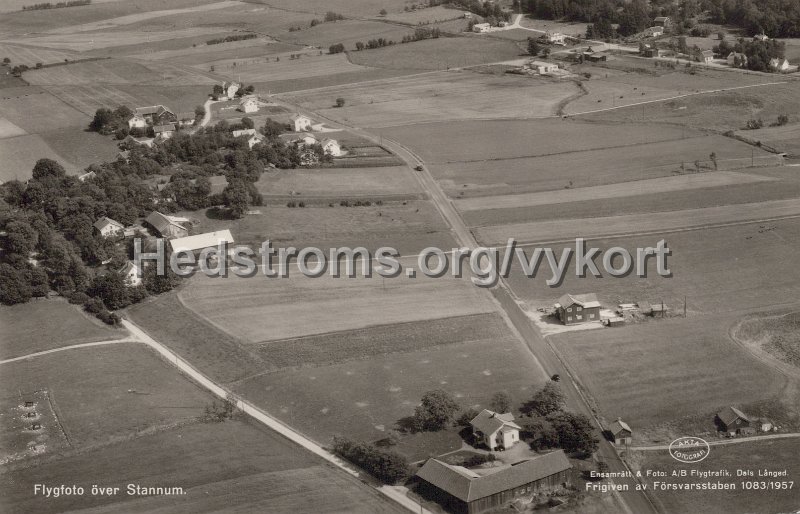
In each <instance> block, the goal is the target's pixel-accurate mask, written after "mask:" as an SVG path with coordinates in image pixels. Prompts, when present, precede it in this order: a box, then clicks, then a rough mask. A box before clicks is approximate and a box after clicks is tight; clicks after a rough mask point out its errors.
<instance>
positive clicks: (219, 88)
mask: <svg viewBox="0 0 800 514" xmlns="http://www.w3.org/2000/svg"><path fill="white" fill-rule="evenodd" d="M224 93H225V88H223V87H222V86H221V85H220V84H214V87H212V88H211V94H212V95H214V97H215V98H216V97H219V96H222V95H223V94H224Z"/></svg>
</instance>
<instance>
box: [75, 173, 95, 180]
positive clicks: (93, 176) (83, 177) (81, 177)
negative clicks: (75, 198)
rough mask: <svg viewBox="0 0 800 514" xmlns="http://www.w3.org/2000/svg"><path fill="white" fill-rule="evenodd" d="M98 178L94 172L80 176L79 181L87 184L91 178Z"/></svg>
mask: <svg viewBox="0 0 800 514" xmlns="http://www.w3.org/2000/svg"><path fill="white" fill-rule="evenodd" d="M96 176H97V173H95V172H94V171H90V172H88V173H84V174H83V175H78V180H80V181H81V182H86V180H88V179H90V178H95V177H96Z"/></svg>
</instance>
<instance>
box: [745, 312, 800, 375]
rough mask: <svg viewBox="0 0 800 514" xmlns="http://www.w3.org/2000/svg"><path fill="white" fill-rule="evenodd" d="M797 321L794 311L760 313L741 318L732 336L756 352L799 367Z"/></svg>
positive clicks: (799, 347)
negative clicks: (764, 353)
mask: <svg viewBox="0 0 800 514" xmlns="http://www.w3.org/2000/svg"><path fill="white" fill-rule="evenodd" d="M797 322H798V317H797V313H796V312H789V313H778V314H761V315H759V316H754V317H752V318H749V319H745V320H742V323H741V325H739V326H738V327H736V329H735V330H734V332H733V336H734V337H736V338H737V340H739V341H741V342H742V343H744V344H746V345H747V346H748V347H750V348H752V349H754V350H755V351H756V352H758V353H763V352H766V353H768V354H770V355H771V356H772V357H773V358H775V359H778V360H779V361H781V362H783V363H785V364H788V365H789V367H794V368H800V344H798V343H799V341H798V339H797ZM753 347H755V348H753Z"/></svg>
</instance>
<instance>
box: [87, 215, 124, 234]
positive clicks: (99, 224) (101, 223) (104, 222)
mask: <svg viewBox="0 0 800 514" xmlns="http://www.w3.org/2000/svg"><path fill="white" fill-rule="evenodd" d="M108 226H112V227H115V228H117V229H120V230H122V229H123V228H125V225H123V224H122V223H120V222H119V221H114V220H112V219H111V218H108V217H106V216H103V217H102V218H100V219H99V220H97V221H95V222H94V228H96V229H97V230H100V231H102V230H103V229H104V228H106V227H108Z"/></svg>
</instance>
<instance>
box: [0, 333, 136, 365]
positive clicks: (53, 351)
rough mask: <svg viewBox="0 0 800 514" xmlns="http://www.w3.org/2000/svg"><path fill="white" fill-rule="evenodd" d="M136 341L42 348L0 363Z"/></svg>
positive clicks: (99, 342) (122, 340) (120, 340)
mask: <svg viewBox="0 0 800 514" xmlns="http://www.w3.org/2000/svg"><path fill="white" fill-rule="evenodd" d="M138 342H139V341H136V340H134V339H113V340H107V341H96V342H93V343H80V344H71V345H69V346H62V347H61V348H53V349H51V350H44V351H41V352H34V353H29V354H27V355H22V356H20V357H12V358H10V359H5V360H1V361H0V364H9V363H12V362H17V361H24V360H27V359H32V358H34V357H40V356H42V355H48V354H51V353H58V352H63V351H66V350H76V349H80V348H88V347H90V346H105V345H111V344H122V343H138Z"/></svg>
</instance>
